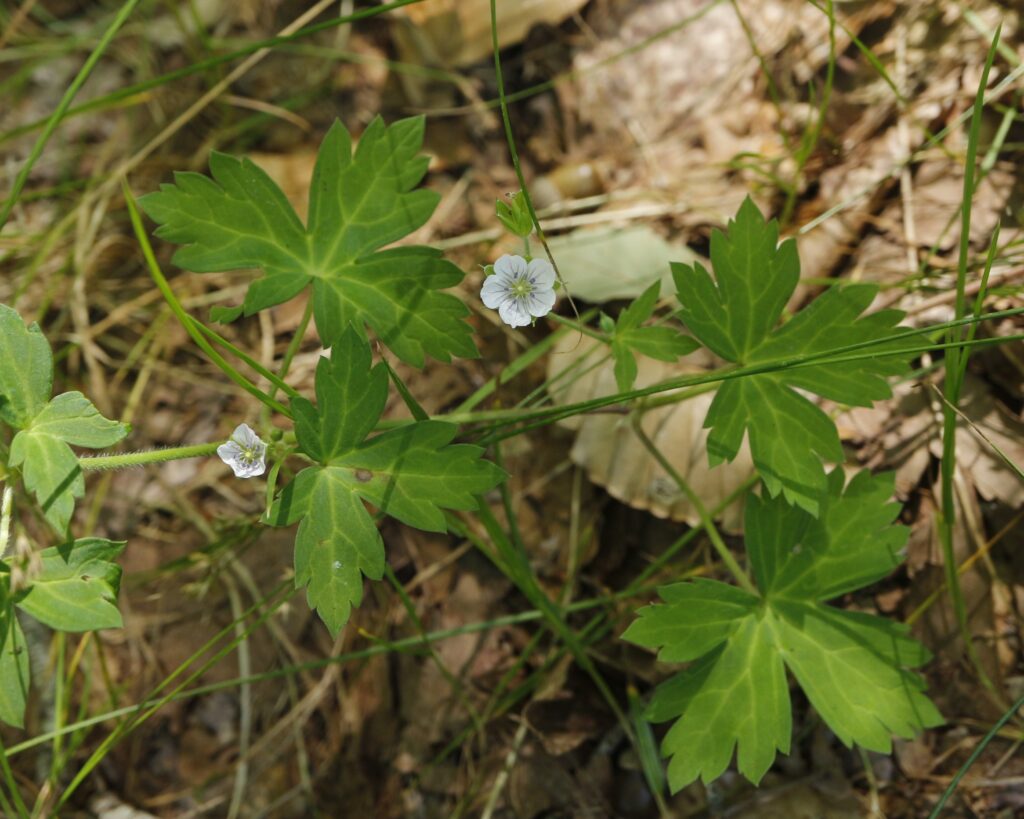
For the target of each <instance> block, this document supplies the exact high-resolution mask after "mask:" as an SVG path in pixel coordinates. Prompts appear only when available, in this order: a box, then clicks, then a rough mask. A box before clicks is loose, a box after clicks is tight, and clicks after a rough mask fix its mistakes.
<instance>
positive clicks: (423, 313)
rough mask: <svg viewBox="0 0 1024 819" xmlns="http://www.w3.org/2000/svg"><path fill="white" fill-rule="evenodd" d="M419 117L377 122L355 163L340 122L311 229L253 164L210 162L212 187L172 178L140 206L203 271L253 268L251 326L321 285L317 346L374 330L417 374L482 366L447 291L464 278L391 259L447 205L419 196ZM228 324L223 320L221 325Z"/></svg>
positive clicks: (412, 254) (400, 256)
mask: <svg viewBox="0 0 1024 819" xmlns="http://www.w3.org/2000/svg"><path fill="white" fill-rule="evenodd" d="M423 126H424V120H423V118H422V117H416V118H412V119H404V120H400V121H399V122H395V123H393V124H392V125H390V126H385V125H384V122H383V120H381V119H380V118H379V117H378V118H377V119H375V120H374V121H373V122H372V123H370V125H369V127H368V128H367V129H366V131H365V132H364V133H363V136H362V138H361V139H360V140H359V145H358V147H357V148H356V149H355V151H354V153H353V146H352V137H351V136H350V134H349V132H348V131H347V130H346V129H345V127H344V126H343V125H342V124H341V123H340V122H335V124H334V125H333V127H332V128H331V129H330V131H329V132H328V133H327V136H326V137H325V138H324V141H323V144H322V145H321V146H320V153H319V155H318V157H317V163H316V168H315V170H314V172H313V181H312V185H311V187H310V193H309V219H308V221H307V224H306V225H305V226H304V225H303V224H302V222H301V221H300V220H299V218H298V216H297V215H296V214H295V211H294V210H293V209H292V207H291V205H290V204H289V203H288V201H287V199H285V196H284V194H283V193H282V192H281V190H280V188H278V187H277V185H275V184H274V182H273V181H272V180H271V179H270V177H269V176H267V175H266V174H265V173H264V172H263V171H262V170H260V168H259V167H257V166H256V165H254V164H253V163H252V162H250V161H249V160H247V159H237V158H235V157H230V156H226V155H224V154H220V153H214V154H212V155H211V157H210V172H211V174H212V176H213V178H212V179H210V178H208V177H206V176H203V175H201V174H196V173H179V174H176V175H175V184H173V185H163V186H161V189H160V191H159V192H157V193H151V194H149V195H148V196H144V197H142V199H141V200H140V204H141V205H142V206H143V208H144V209H145V211H146V213H148V214H149V215H150V216H151V217H152V218H153V219H154V220H155V221H157V222H159V223H160V225H161V227H160V229H159V230H158V231H157V235H158V236H161V237H163V238H165V239H168V240H170V241H173V242H177V243H179V244H183V245H185V247H183V248H181V249H180V250H179V251H178V252H177V253H176V254H175V256H174V261H175V263H176V264H178V265H179V266H181V267H184V268H188V269H190V270H196V271H199V272H212V271H222V270H235V269H238V268H247V267H255V268H260V269H262V270H263V272H264V274H265V276H264V277H263V278H261V279H257V280H256V281H255V282H253V283H252V285H250V287H249V291H248V294H247V295H246V297H245V302H244V305H243V306H244V312H245V314H246V315H252V314H253V313H256V312H258V311H259V310H262V309H264V308H265V307H270V306H272V305H275V304H279V303H281V302H283V301H286V300H288V299H290V298H292V297H293V296H295V295H296V294H297V293H299V291H301V290H303V289H304V288H305V287H307V286H309V285H312V288H313V310H314V317H315V319H316V324H317V330H318V331H319V333H320V338H321V339H322V340H323V342H324V344H325V345H326V346H328V347H330V346H333V345H334V344H335V343H336V342H337V340H338V339H339V338H340V336H341V334H342V333H343V332H344V330H345V328H346V327H347V326H348V325H349V324H350V323H351V324H352V325H353V326H355V327H356V328H358V329H359V330H360V332H361V331H362V328H363V327H365V326H369V327H371V328H373V330H374V332H375V333H376V334H377V336H378V337H379V338H380V339H382V340H383V341H384V343H385V344H387V345H388V346H389V347H390V348H391V349H392V350H394V352H395V353H396V354H397V355H398V356H399V357H400V358H402V359H403V360H404V361H407V362H409V363H411V364H415V365H417V366H419V365H422V363H423V360H424V356H425V355H430V356H433V357H434V358H437V359H440V360H443V361H447V360H449V359H450V357H451V356H452V355H460V356H466V357H472V356H475V355H476V354H477V353H476V347H475V346H474V344H473V341H472V329H471V328H470V326H469V324H467V323H466V322H465V321H464V318H465V316H466V315H468V313H469V311H468V309H467V308H466V307H465V305H464V304H463V303H462V302H461V301H460V300H459V299H457V298H455V297H453V296H451V295H448V294H445V293H442V292H440V290H441V289H443V288H446V287H452V286H453V285H456V284H458V283H459V282H460V281H461V280H462V275H463V274H462V271H461V270H459V269H458V268H457V267H456V266H455V265H453V264H452V263H451V262H448V261H446V260H444V259H442V258H441V256H440V254H439V253H438V252H436V251H434V250H432V249H430V248H424V247H397V248H390V249H388V250H382V249H381V248H383V247H385V246H386V245H388V244H391V243H392V242H395V241H396V240H398V239H401V238H402V237H404V236H407V235H409V234H410V233H412V232H413V231H414V230H416V229H417V228H419V227H421V226H422V225H423V224H424V223H425V222H426V221H427V219H429V218H430V215H431V214H432V213H433V212H434V209H435V208H436V207H437V202H438V199H439V197H438V195H437V194H436V193H435V192H433V191H428V190H423V189H418V190H417V189H415V188H416V186H417V185H418V184H419V182H420V181H421V180H422V178H423V176H424V174H425V173H426V170H427V159H426V157H422V156H420V155H419V151H420V149H421V147H422V144H423ZM231 317H232V316H231V314H230V313H229V312H226V311H221V312H220V313H219V315H218V318H219V319H226V318H227V319H229V318H231Z"/></svg>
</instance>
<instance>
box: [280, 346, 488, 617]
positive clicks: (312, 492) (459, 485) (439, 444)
mask: <svg viewBox="0 0 1024 819" xmlns="http://www.w3.org/2000/svg"><path fill="white" fill-rule="evenodd" d="M316 394H317V403H316V404H315V405H314V404H313V403H312V402H310V401H308V400H307V399H305V398H297V399H295V400H294V401H293V404H292V406H293V409H294V410H295V431H296V437H297V439H298V443H299V447H300V449H301V450H302V451H303V452H304V453H305V454H306V455H308V456H309V457H310V458H311V459H313V460H314V461H316V462H317V465H316V466H312V467H309V468H307V469H305V470H303V471H302V472H300V473H299V474H298V475H297V476H296V478H295V480H294V481H292V482H291V483H290V484H289V485H288V486H286V487H285V488H284V489H283V490H282V491H281V493H280V494H279V495H278V497H277V499H276V500H275V501H274V504H273V505H272V507H271V509H270V510H269V512H268V515H267V520H268V522H270V523H272V524H274V525H278V526H286V525H289V524H291V523H294V522H296V521H299V520H301V524H300V525H299V530H298V533H297V534H296V543H295V582H296V584H297V585H298V586H299V587H306V590H307V598H308V600H309V604H310V605H311V606H312V607H314V608H315V609H316V610H317V612H318V613H319V614H320V616H321V618H322V619H323V620H324V622H325V623H326V625H327V626H328V628H329V629H330V630H331V632H332V633H337V632H338V631H339V630H340V629H341V627H342V626H343V625H344V624H345V623H346V622H347V620H348V618H349V615H350V613H351V609H352V607H353V606H358V605H359V602H360V600H361V599H362V576H363V575H366V576H367V577H369V578H371V579H373V580H379V579H380V578H381V577H382V576H383V572H384V559H385V558H384V544H383V541H382V540H381V537H380V534H379V532H378V531H377V527H376V525H375V524H374V522H373V518H372V517H371V516H370V513H369V512H368V511H367V509H366V507H365V506H364V504H363V501H368V502H369V503H371V504H373V505H374V506H375V507H376V508H377V509H379V510H380V511H381V512H382V513H383V514H388V515H391V516H392V517H395V518H397V519H398V520H400V521H402V522H403V523H406V524H409V525H410V526H416V527H418V528H420V529H426V530H429V531H437V532H443V531H445V530H446V526H445V517H444V512H443V510H445V509H475V508H476V505H477V500H476V498H477V496H478V495H480V494H482V493H484V492H487V491H488V490H490V489H492V488H493V487H494V486H495V485H496V484H497V483H498V482H500V481H501V479H502V477H503V475H504V473H503V472H502V470H500V469H499V468H498V467H496V466H495V465H494V464H492V463H490V462H488V461H485V460H483V459H482V457H481V456H482V455H483V450H482V449H480V447H476V446H470V445H467V444H452V443H451V441H452V439H453V438H454V436H455V433H456V431H457V428H456V427H455V426H454V425H452V424H446V423H441V422H439V421H429V420H428V421H417V422H414V423H410V424H407V425H405V426H401V427H398V428H396V429H393V430H389V431H387V432H384V433H382V434H380V435H376V436H374V437H372V438H367V437H366V436H367V435H368V434H369V432H370V431H371V430H372V429H373V427H374V426H375V425H376V423H377V420H378V419H379V418H380V414H381V413H382V412H383V410H384V403H385V401H386V399H387V372H386V370H385V368H384V367H383V365H382V364H378V365H376V366H371V354H370V348H369V345H368V344H367V343H366V341H365V340H363V339H362V338H360V336H359V334H358V333H357V332H356V330H355V329H354V328H352V327H349V328H348V329H347V330H346V331H345V332H344V333H343V334H342V335H341V336H340V337H339V339H338V341H337V343H336V344H335V345H334V347H333V348H332V350H331V357H330V359H326V358H324V359H321V360H320V362H319V363H318V365H317V371H316Z"/></svg>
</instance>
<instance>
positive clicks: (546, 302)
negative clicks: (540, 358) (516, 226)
mask: <svg viewBox="0 0 1024 819" xmlns="http://www.w3.org/2000/svg"><path fill="white" fill-rule="evenodd" d="M554 284H555V270H554V268H553V267H552V266H551V263H550V262H549V261H547V260H546V259H534V260H533V261H530V262H527V261H526V259H524V258H523V257H522V256H502V257H501V258H500V259H498V261H496V262H495V263H494V273H493V274H492V275H490V276H488V277H487V278H486V279H485V280H484V286H483V289H481V291H480V300H481V301H483V303H484V304H486V305H487V306H488V307H490V308H492V309H494V308H497V310H498V315H499V316H501V320H502V321H503V322H505V323H506V324H508V325H511V326H512V327H525V326H526V325H527V324H531V323H532V322H533V320H534V319H536V318H540V317H541V316H546V315H547V314H548V313H550V312H551V308H552V307H554V306H555V290H554Z"/></svg>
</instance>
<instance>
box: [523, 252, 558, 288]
mask: <svg viewBox="0 0 1024 819" xmlns="http://www.w3.org/2000/svg"><path fill="white" fill-rule="evenodd" d="M527 273H528V274H529V276H530V281H531V282H533V284H534V285H536V286H537V287H538V288H540V289H541V290H543V289H545V288H548V287H551V285H553V284H554V283H555V268H553V267H552V266H551V262H549V261H548V260H547V259H534V260H533V261H531V262H530V264H529V265H528V266H527Z"/></svg>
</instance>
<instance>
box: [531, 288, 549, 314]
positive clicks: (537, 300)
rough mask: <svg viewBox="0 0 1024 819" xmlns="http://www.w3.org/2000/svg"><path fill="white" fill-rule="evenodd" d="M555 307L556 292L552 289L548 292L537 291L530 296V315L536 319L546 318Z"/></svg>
mask: <svg viewBox="0 0 1024 819" xmlns="http://www.w3.org/2000/svg"><path fill="white" fill-rule="evenodd" d="M554 306H555V291H554V290H552V289H551V288H550V287H549V288H548V289H547V290H536V291H534V292H533V293H531V294H530V301H529V304H528V305H527V309H528V310H529V311H530V315H531V316H534V317H536V318H540V317H541V316H546V315H547V314H548V313H550V312H551V308H552V307H554Z"/></svg>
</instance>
